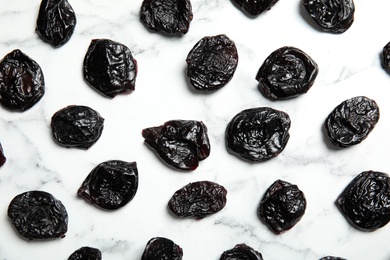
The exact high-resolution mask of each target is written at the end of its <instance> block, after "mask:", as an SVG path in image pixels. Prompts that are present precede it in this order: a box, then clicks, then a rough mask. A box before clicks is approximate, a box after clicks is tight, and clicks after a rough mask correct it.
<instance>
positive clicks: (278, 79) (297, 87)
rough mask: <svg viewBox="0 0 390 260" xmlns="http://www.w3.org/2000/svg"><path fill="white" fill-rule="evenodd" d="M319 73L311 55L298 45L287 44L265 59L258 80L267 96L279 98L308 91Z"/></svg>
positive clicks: (257, 76)
mask: <svg viewBox="0 0 390 260" xmlns="http://www.w3.org/2000/svg"><path fill="white" fill-rule="evenodd" d="M317 75H318V65H317V63H316V62H315V61H314V60H313V59H312V58H311V57H310V56H309V55H307V54H306V53H305V52H304V51H302V50H300V49H298V48H296V47H291V46H285V47H282V48H279V49H277V50H275V51H273V52H272V53H271V54H270V55H269V56H268V57H267V58H266V59H265V61H264V62H263V64H262V65H261V67H260V69H259V71H258V72H257V75H256V80H257V81H258V82H259V85H258V88H259V91H260V92H261V93H262V94H263V95H264V96H265V97H267V98H269V99H273V100H277V99H287V98H292V97H296V96H299V95H301V94H304V93H306V92H307V91H308V90H309V89H310V88H311V87H312V85H313V84H314V81H315V79H316V77H317Z"/></svg>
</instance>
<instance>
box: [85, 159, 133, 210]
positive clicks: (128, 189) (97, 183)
mask: <svg viewBox="0 0 390 260" xmlns="http://www.w3.org/2000/svg"><path fill="white" fill-rule="evenodd" d="M137 189H138V169H137V164H136V163H135V162H125V161H121V160H109V161H105V162H102V163H100V164H99V165H97V166H96V167H95V168H93V169H92V171H91V172H90V173H89V175H88V176H87V178H86V179H85V180H84V182H83V183H82V185H81V187H80V188H79V189H78V191H77V195H78V196H79V197H81V198H83V199H84V200H86V201H88V202H90V203H92V204H94V205H96V206H98V207H100V208H103V209H107V210H115V209H118V208H121V207H123V206H125V205H126V204H127V203H129V202H130V201H131V200H132V199H133V198H134V196H135V194H136V192H137Z"/></svg>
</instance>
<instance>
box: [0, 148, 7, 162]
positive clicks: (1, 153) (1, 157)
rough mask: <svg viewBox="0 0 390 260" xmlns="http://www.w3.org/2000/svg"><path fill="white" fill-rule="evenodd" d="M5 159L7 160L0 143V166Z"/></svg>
mask: <svg viewBox="0 0 390 260" xmlns="http://www.w3.org/2000/svg"><path fill="white" fill-rule="evenodd" d="M6 161H7V158H6V157H5V155H4V149H3V146H2V145H1V143H0V167H1V166H3V165H4V164H5V162H6Z"/></svg>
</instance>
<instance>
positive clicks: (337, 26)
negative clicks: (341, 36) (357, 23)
mask: <svg viewBox="0 0 390 260" xmlns="http://www.w3.org/2000/svg"><path fill="white" fill-rule="evenodd" d="M303 6H304V7H305V9H306V11H307V12H308V14H309V15H310V17H311V18H312V19H313V20H314V22H315V23H316V24H317V25H318V26H319V27H320V28H321V29H322V30H323V31H325V32H332V33H343V32H345V31H347V30H348V29H349V28H350V27H351V25H352V23H353V21H354V13H355V4H354V2H353V0H303Z"/></svg>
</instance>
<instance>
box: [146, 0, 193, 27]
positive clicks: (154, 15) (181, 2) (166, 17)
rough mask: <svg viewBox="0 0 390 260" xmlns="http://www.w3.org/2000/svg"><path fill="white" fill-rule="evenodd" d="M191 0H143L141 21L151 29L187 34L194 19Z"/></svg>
mask: <svg viewBox="0 0 390 260" xmlns="http://www.w3.org/2000/svg"><path fill="white" fill-rule="evenodd" d="M192 18H193V14H192V6H191V2H190V0H143V1H142V5H141V11H140V21H141V22H142V23H143V24H144V25H145V26H146V27H147V28H148V29H150V30H152V31H157V32H163V33H167V34H186V33H187V32H188V30H189V28H190V23H191V21H192Z"/></svg>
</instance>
